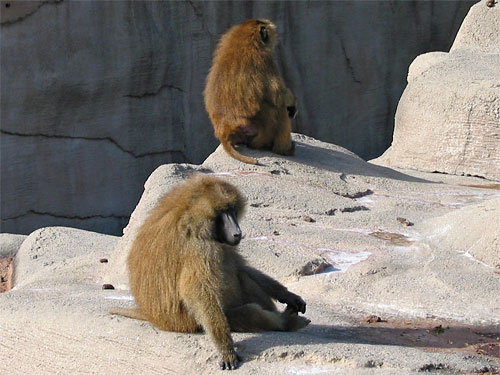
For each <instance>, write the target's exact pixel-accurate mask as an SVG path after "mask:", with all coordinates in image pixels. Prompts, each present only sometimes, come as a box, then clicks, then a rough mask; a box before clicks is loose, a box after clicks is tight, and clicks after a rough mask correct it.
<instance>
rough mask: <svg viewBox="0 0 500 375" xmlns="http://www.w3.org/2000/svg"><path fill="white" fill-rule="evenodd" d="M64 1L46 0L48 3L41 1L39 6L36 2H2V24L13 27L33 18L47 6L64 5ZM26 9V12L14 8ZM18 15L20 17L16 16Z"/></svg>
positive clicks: (0, 22)
mask: <svg viewBox="0 0 500 375" xmlns="http://www.w3.org/2000/svg"><path fill="white" fill-rule="evenodd" d="M63 1H64V0H46V1H40V2H39V3H38V4H36V2H34V1H31V2H24V4H23V2H22V1H2V3H1V6H2V14H1V21H0V24H1V25H2V26H9V25H13V24H15V23H17V22H22V21H24V20H25V19H26V18H28V17H31V16H32V15H34V14H35V13H36V12H38V10H39V9H40V8H41V7H42V6H44V5H47V4H58V3H62V2H63ZM18 6H21V7H24V12H23V10H22V9H18V10H17V11H16V9H15V8H14V7H18ZM16 13H17V14H18V15H16Z"/></svg>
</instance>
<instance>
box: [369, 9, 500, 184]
mask: <svg viewBox="0 0 500 375" xmlns="http://www.w3.org/2000/svg"><path fill="white" fill-rule="evenodd" d="M375 162H376V163H378V164H381V165H386V166H391V167H401V168H413V169H418V170H422V171H430V172H432V171H438V172H444V173H450V174H457V175H478V176H482V177H486V178H489V179H494V180H500V8H499V7H498V6H496V7H493V8H489V7H487V6H486V5H485V3H484V2H482V3H479V4H477V5H475V6H473V7H472V8H471V11H470V13H469V14H468V16H467V17H466V19H465V20H464V23H463V25H462V27H461V28H460V31H459V33H458V35H457V38H456V40H455V42H454V44H453V47H452V48H451V50H450V53H428V54H424V55H421V56H419V57H417V58H416V59H415V61H414V62H413V63H412V64H411V66H410V70H409V73H408V86H407V88H406V89H405V92H404V93H403V96H402V97H401V100H400V102H399V106H398V110H397V112H396V124H395V129H394V140H393V143H392V146H391V147H390V148H389V149H388V150H387V151H386V152H385V153H384V155H383V156H381V157H380V158H378V159H376V161H375Z"/></svg>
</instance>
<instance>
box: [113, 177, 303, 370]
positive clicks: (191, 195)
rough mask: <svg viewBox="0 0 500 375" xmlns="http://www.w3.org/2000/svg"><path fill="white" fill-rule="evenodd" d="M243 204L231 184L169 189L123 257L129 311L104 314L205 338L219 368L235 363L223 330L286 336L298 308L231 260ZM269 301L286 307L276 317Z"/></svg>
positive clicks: (292, 297) (198, 181) (279, 289)
mask: <svg viewBox="0 0 500 375" xmlns="http://www.w3.org/2000/svg"><path fill="white" fill-rule="evenodd" d="M244 207H245V200H244V198H243V196H242V195H241V194H240V192H239V191H238V190H237V189H236V188H235V187H234V186H233V185H231V184H229V183H227V182H225V181H223V180H220V179H217V178H214V177H208V176H203V175H199V176H195V177H192V178H189V179H188V180H186V181H185V182H184V183H181V184H179V185H178V186H176V187H175V188H174V189H172V190H171V191H170V192H169V193H167V195H166V196H165V197H164V198H163V199H162V201H161V202H160V203H159V205H158V206H157V207H156V208H155V209H154V210H153V211H152V213H151V215H150V216H149V217H148V218H147V219H146V221H145V222H144V224H143V225H142V227H141V229H140V230H139V233H138V235H137V237H136V239H135V242H134V244H133V246H132V249H131V250H130V254H129V257H128V268H129V272H130V287H131V290H132V293H133V295H134V298H135V301H136V303H137V305H138V308H137V309H114V310H113V311H112V313H117V314H120V315H125V316H129V317H132V318H137V319H145V320H149V321H150V322H152V323H153V324H155V325H156V326H158V327H159V328H161V329H164V330H167V331H177V332H196V331H199V330H204V331H205V332H208V333H209V334H210V336H211V338H212V340H213V342H214V344H215V346H216V348H217V350H218V351H219V353H220V356H221V362H220V366H221V368H222V369H228V370H231V369H234V368H236V367H237V366H238V362H239V359H238V357H237V355H236V352H235V350H234V345H233V341H232V339H231V333H230V331H231V330H233V331H239V332H258V331H266V330H276V331H291V330H297V329H300V328H303V327H305V326H306V325H307V324H309V320H308V319H306V318H304V317H301V316H298V313H299V312H301V313H304V312H305V311H306V303H305V302H304V301H303V300H302V298H300V297H299V296H298V295H296V294H293V293H291V292H289V291H288V290H287V289H286V288H285V287H284V286H283V285H281V284H280V283H279V282H277V281H276V280H274V279H272V278H271V277H269V276H267V275H265V274H263V273H262V272H259V271H258V270H256V269H254V268H252V267H250V266H248V265H247V264H246V262H245V260H244V259H243V258H242V257H241V255H240V254H238V251H237V245H238V243H239V242H240V239H241V230H240V227H239V225H238V218H239V217H241V215H242V214H243V211H244ZM273 300H277V301H279V302H281V303H285V304H287V307H286V309H285V310H284V311H283V312H280V311H278V310H277V309H276V306H275V304H274V302H273Z"/></svg>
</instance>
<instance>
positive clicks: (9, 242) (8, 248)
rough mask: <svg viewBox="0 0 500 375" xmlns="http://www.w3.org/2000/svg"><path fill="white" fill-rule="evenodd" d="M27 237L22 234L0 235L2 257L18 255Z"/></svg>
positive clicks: (0, 253) (0, 255) (0, 254)
mask: <svg viewBox="0 0 500 375" xmlns="http://www.w3.org/2000/svg"><path fill="white" fill-rule="evenodd" d="M26 237H28V236H25V235H22V234H11V233H0V257H9V256H14V255H16V253H17V251H18V250H19V248H20V247H21V244H22V243H23V241H24V240H25V239H26Z"/></svg>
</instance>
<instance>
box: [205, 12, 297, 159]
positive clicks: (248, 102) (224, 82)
mask: <svg viewBox="0 0 500 375" xmlns="http://www.w3.org/2000/svg"><path fill="white" fill-rule="evenodd" d="M276 39H277V36H276V26H275V25H274V24H273V23H271V22H270V21H269V20H265V19H250V20H247V21H245V22H243V23H242V24H240V25H236V26H233V27H232V28H231V29H229V31H227V32H226V33H225V34H224V35H223V36H222V38H221V39H220V41H219V43H218V45H217V48H216V49H215V52H214V58H213V63H212V67H211V68H210V72H209V74H208V76H207V82H206V88H205V91H204V95H205V107H206V109H207V112H208V114H209V116H210V120H211V121H212V124H213V126H214V133H215V136H216V137H217V138H218V139H219V140H220V141H221V144H222V146H223V147H224V150H226V152H227V153H228V154H229V155H231V156H232V157H233V158H235V159H238V160H240V161H242V162H245V163H249V164H257V160H256V159H255V158H251V157H248V156H244V155H242V154H240V153H239V152H238V151H236V150H235V148H234V146H233V144H238V143H242V144H247V145H249V146H250V147H252V148H261V149H270V150H272V151H273V152H275V153H277V154H281V155H293V154H294V153H295V145H294V143H293V142H292V139H291V130H292V126H291V120H290V118H291V117H292V118H293V117H294V116H295V114H296V112H297V101H296V98H295V96H294V95H293V93H292V92H291V90H290V89H288V88H287V87H286V86H285V84H284V82H283V79H282V77H281V74H280V72H279V69H278V66H277V65H276V63H275V61H274V57H273V55H274V47H275V44H276Z"/></svg>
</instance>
